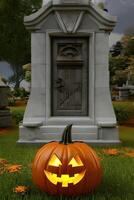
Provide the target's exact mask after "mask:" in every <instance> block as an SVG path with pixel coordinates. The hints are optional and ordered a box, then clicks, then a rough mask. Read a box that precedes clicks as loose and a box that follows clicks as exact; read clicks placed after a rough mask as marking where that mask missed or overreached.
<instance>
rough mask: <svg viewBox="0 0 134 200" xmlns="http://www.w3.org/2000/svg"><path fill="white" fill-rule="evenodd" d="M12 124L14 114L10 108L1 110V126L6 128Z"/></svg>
mask: <svg viewBox="0 0 134 200" xmlns="http://www.w3.org/2000/svg"><path fill="white" fill-rule="evenodd" d="M11 125H12V116H11V113H10V110H8V109H7V110H0V127H1V128H5V127H9V126H11Z"/></svg>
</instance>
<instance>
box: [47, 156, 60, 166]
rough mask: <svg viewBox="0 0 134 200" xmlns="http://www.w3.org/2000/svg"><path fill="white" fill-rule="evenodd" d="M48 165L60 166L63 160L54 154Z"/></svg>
mask: <svg viewBox="0 0 134 200" xmlns="http://www.w3.org/2000/svg"><path fill="white" fill-rule="evenodd" d="M48 165H50V166H55V167H59V166H60V165H62V163H61V161H60V160H59V158H58V157H57V156H56V155H55V154H54V155H53V156H52V157H51V158H50V160H49V163H48Z"/></svg>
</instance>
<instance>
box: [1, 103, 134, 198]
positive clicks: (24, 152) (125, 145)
mask: <svg viewBox="0 0 134 200" xmlns="http://www.w3.org/2000/svg"><path fill="white" fill-rule="evenodd" d="M24 108H25V107H24V106H21V107H12V108H11V110H12V112H14V111H17V110H20V109H21V111H22V112H23V111H24ZM18 132H19V130H18V127H17V126H14V127H12V128H10V129H2V130H0V158H3V159H7V160H8V162H9V163H10V164H20V165H22V169H21V170H20V171H19V172H16V173H13V174H11V173H8V172H4V173H3V174H0V200H57V199H58V200H63V199H72V200H134V158H131V157H127V156H123V154H121V155H117V156H109V155H105V154H104V153H103V150H102V149H103V147H96V148H95V150H96V152H97V153H98V155H99V156H100V157H101V158H102V160H101V165H102V168H103V180H102V183H101V185H100V187H99V188H98V189H97V190H96V191H95V192H94V193H93V194H89V195H85V196H79V197H76V198H74V197H72V198H67V197H52V196H49V195H47V194H44V193H42V192H40V191H39V190H38V189H37V188H36V187H35V186H34V185H33V183H32V178H31V175H32V174H31V163H32V160H33V159H34V156H35V153H36V151H37V150H38V148H39V147H37V146H34V145H18V144H17V143H16V141H17V140H18ZM119 132H120V139H121V141H122V144H121V145H120V146H114V147H109V148H117V149H118V150H120V152H125V151H126V149H129V150H133V151H134V127H125V126H120V127H119ZM104 148H108V147H104ZM17 185H26V186H29V187H30V192H29V193H27V194H25V195H23V196H22V195H20V194H16V193H14V192H13V188H14V187H16V186H17Z"/></svg>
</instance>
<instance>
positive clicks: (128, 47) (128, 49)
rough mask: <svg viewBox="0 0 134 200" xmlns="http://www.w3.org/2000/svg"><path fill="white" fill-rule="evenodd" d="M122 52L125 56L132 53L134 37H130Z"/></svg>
mask: <svg viewBox="0 0 134 200" xmlns="http://www.w3.org/2000/svg"><path fill="white" fill-rule="evenodd" d="M124 54H125V55H126V56H131V55H134V37H133V38H131V39H130V40H129V41H128V43H127V45H126V48H125V51H124Z"/></svg>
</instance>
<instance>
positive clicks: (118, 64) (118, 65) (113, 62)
mask: <svg viewBox="0 0 134 200" xmlns="http://www.w3.org/2000/svg"><path fill="white" fill-rule="evenodd" d="M127 67H128V58H127V57H124V56H117V57H112V56H110V57H109V70H110V84H111V85H115V84H117V85H118V86H122V84H123V83H125V82H126V80H127V77H126V76H125V77H123V76H118V75H117V76H116V71H117V70H125V69H126V68H127ZM115 76H116V77H115Z"/></svg>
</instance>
